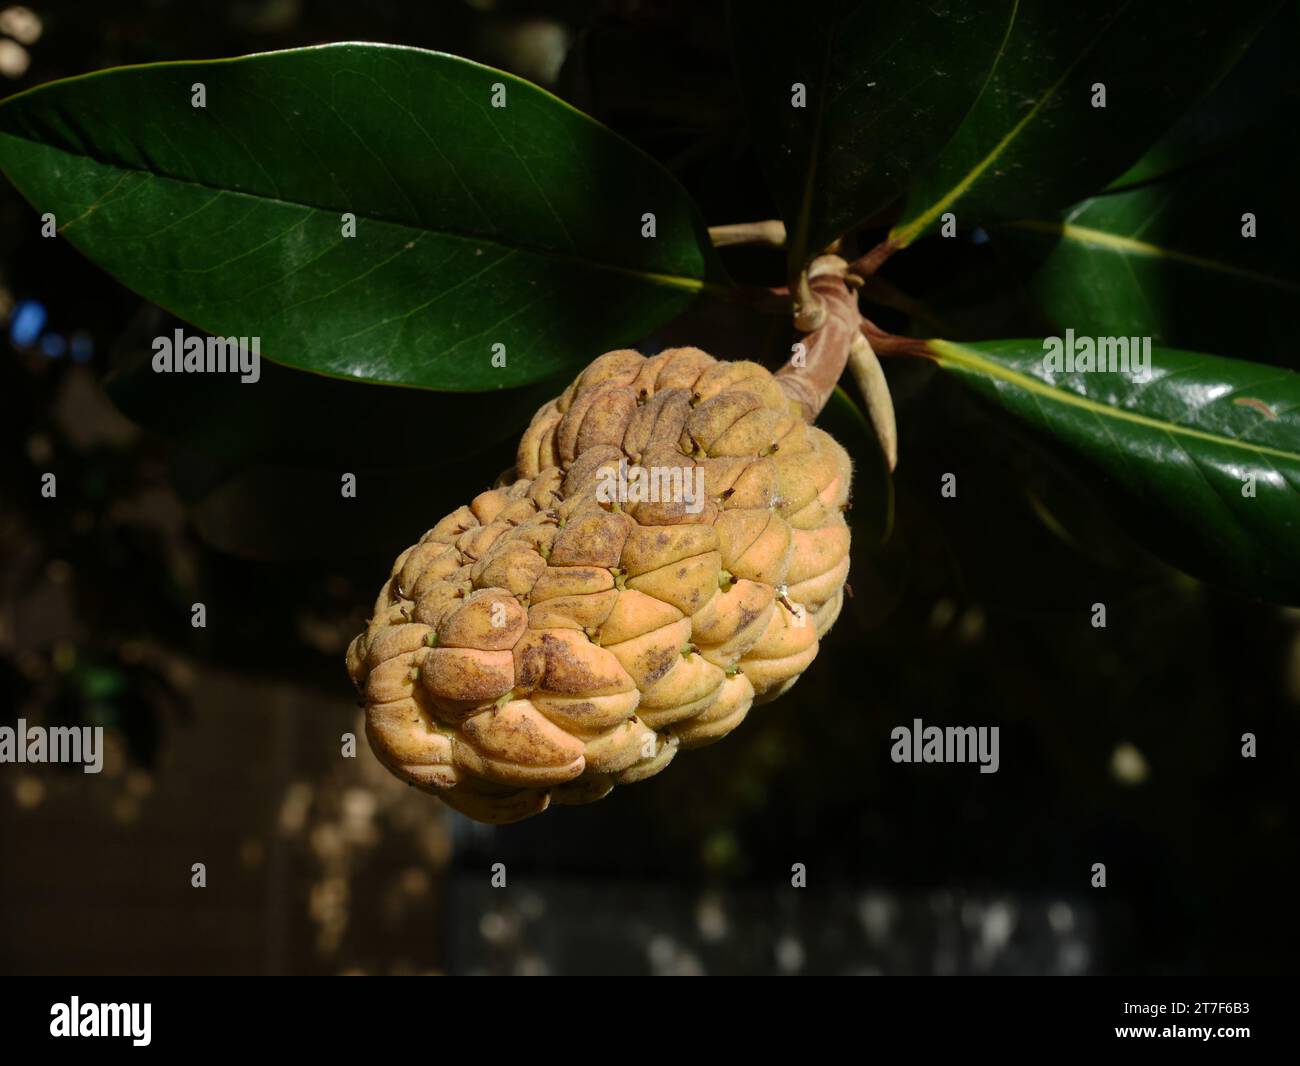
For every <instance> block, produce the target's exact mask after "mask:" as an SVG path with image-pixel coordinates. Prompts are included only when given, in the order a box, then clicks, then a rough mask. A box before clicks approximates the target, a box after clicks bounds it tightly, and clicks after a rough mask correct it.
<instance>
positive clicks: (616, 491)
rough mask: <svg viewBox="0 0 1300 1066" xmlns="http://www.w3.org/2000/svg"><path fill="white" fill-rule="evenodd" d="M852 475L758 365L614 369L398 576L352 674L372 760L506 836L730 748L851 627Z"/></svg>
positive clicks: (428, 539)
mask: <svg viewBox="0 0 1300 1066" xmlns="http://www.w3.org/2000/svg"><path fill="white" fill-rule="evenodd" d="M850 478H851V467H850V463H849V458H848V455H847V454H846V453H845V451H844V449H843V448H841V447H840V446H839V445H838V444H837V443H836V442H835V441H834V440H832V439H831V437H830V436H828V435H827V434H826V433H824V432H823V431H821V430H820V429H817V428H816V427H815V426H812V425H809V424H808V423H807V422H806V421H805V419H804V415H803V412H802V410H801V408H800V406H799V404H798V403H796V402H795V401H794V400H793V399H791V397H790V396H789V395H788V394H787V392H786V390H785V389H784V388H783V387H782V385H781V383H780V381H779V379H778V378H776V377H774V376H773V375H772V374H770V373H769V372H768V371H767V370H766V369H764V368H763V367H761V366H759V365H757V364H755V363H748V362H719V361H717V360H714V359H713V358H712V357H711V356H709V355H708V354H706V353H705V352H702V351H700V350H699V349H696V348H674V349H670V350H668V351H664V352H661V353H660V354H658V355H656V356H653V357H650V358H647V357H645V356H642V355H640V354H639V353H637V352H634V351H615V352H609V353H608V354H606V355H603V356H601V357H600V358H599V359H597V360H596V361H595V362H593V363H592V364H591V365H590V366H589V367H587V369H586V370H584V371H583V372H582V373H581V374H580V375H579V376H578V377H577V379H576V380H575V381H574V382H573V384H572V385H570V386H569V387H568V388H567V389H566V390H565V391H564V393H563V394H562V395H560V396H559V397H558V398H556V399H555V400H553V401H551V402H550V403H548V404H546V406H544V407H543V408H542V409H541V410H540V411H538V412H537V414H536V415H535V416H534V418H533V420H532V423H531V424H530V425H529V427H528V429H527V431H526V432H525V433H524V435H523V438H522V439H521V441H520V443H519V451H518V455H517V459H516V467H515V470H514V473H513V479H512V480H507V482H506V483H504V484H501V485H499V486H498V487H497V488H494V489H491V490H489V491H487V492H484V493H482V494H481V495H479V496H478V497H476V498H475V499H474V500H473V502H472V503H471V504H470V505H469V506H468V507H461V508H460V509H459V510H457V511H454V512H453V513H452V514H450V515H448V516H447V517H446V518H444V519H443V520H442V521H441V522H439V523H438V524H437V525H436V526H434V527H433V528H432V529H431V530H429V531H428V532H427V533H426V534H425V535H424V536H423V537H422V538H421V539H420V541H419V542H418V543H417V544H415V545H413V546H412V547H411V548H408V549H407V550H406V551H405V552H403V553H402V554H401V555H400V556H399V557H398V558H397V561H396V562H395V563H394V564H393V568H392V573H391V575H390V577H389V579H388V580H387V581H386V582H385V583H384V586H383V588H382V589H381V590H380V593H379V597H378V600H377V602H376V604H375V609H374V613H373V617H372V618H371V620H370V623H369V625H368V626H367V628H366V630H365V632H363V633H362V634H360V635H359V636H358V637H357V638H356V639H355V640H353V642H352V644H351V646H350V647H349V648H348V654H347V666H348V672H349V674H350V675H351V677H352V680H353V682H354V683H355V684H356V686H357V689H358V691H359V692H360V693H361V694H362V696H363V698H364V700H365V703H366V732H367V735H368V737H369V739H370V744H371V747H372V748H373V750H374V752H375V754H376V755H377V756H378V757H379V759H380V760H381V761H382V762H383V763H384V765H385V766H387V767H388V768H389V769H390V770H391V771H392V772H393V773H394V774H396V775H397V776H398V777H400V778H402V779H403V780H405V781H408V782H410V783H411V784H413V785H415V786H417V787H419V788H421V789H424V790H426V791H429V792H432V793H433V794H435V795H437V796H440V797H441V798H442V799H443V800H445V801H446V802H447V803H448V804H450V805H451V806H452V807H454V808H456V809H457V810H459V811H461V812H463V813H464V814H466V815H468V816H469V817H472V818H475V819H478V820H480V821H488V822H510V821H516V820H519V819H521V818H526V817H528V816H529V815H532V814H537V813H539V812H540V811H543V810H545V809H546V807H547V806H548V805H549V804H550V803H552V802H555V803H589V802H591V801H593V800H596V799H599V798H601V797H602V796H604V795H606V794H607V793H608V792H609V791H610V789H612V788H613V787H614V786H615V785H617V784H629V783H632V782H635V781H640V780H642V779H644V778H646V777H650V776H651V775H653V774H656V773H658V772H659V771H660V770H662V769H663V768H664V767H665V766H667V765H668V763H669V762H670V761H671V760H672V758H673V756H674V755H675V754H676V753H677V751H678V750H679V749H680V748H691V747H698V746H700V745H703V744H708V743H711V742H713V741H715V740H718V739H719V738H721V737H723V736H725V735H726V734H727V733H729V732H730V731H731V730H732V729H735V728H736V726H738V725H739V724H740V723H741V722H742V721H743V720H744V718H745V716H746V714H747V713H748V712H749V709H750V707H751V706H752V705H753V704H755V703H762V702H764V701H766V700H770V699H774V698H775V697H776V696H779V695H780V694H781V693H782V692H784V691H785V690H786V689H788V688H789V687H790V686H791V685H793V684H794V682H795V681H796V680H797V679H798V677H799V675H800V674H801V673H802V672H803V671H804V670H806V669H807V668H808V666H809V664H810V663H811V662H812V660H813V658H814V657H815V656H816V655H817V646H818V640H819V638H820V637H821V636H823V635H824V634H825V633H826V631H827V630H828V629H829V628H830V627H831V625H832V623H834V621H835V618H836V617H837V615H838V614H839V611H840V607H841V605H842V602H843V597H844V580H845V578H846V576H847V575H848V568H849V529H848V526H847V524H846V523H845V520H844V514H843V512H844V508H845V507H846V505H847V502H848V494H849V483H850Z"/></svg>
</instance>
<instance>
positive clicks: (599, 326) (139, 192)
mask: <svg viewBox="0 0 1300 1066" xmlns="http://www.w3.org/2000/svg"><path fill="white" fill-rule="evenodd" d="M198 84H202V86H203V87H204V89H205V92H206V106H205V107H201V108H200V107H194V106H192V96H193V93H194V91H195V89H194V87H195V86H196V85H198ZM503 94H504V95H503ZM494 99H495V100H496V101H498V102H500V101H502V100H504V103H505V106H502V107H496V106H493V101H494ZM0 167H2V168H3V169H4V171H5V173H6V174H7V175H8V177H9V178H10V180H11V181H13V183H14V184H15V185H16V186H17V187H18V189H19V190H20V191H21V192H22V193H23V194H24V195H25V196H26V197H27V198H28V199H29V200H30V201H31V202H32V203H33V204H34V205H35V206H36V208H37V210H39V211H41V212H53V214H54V215H55V217H56V219H57V222H58V226H59V232H60V233H61V234H62V235H63V236H65V237H66V238H67V239H68V240H69V241H71V242H72V244H73V245H74V246H76V247H77V248H78V249H79V250H80V251H82V252H84V253H85V254H86V255H87V256H89V257H90V258H91V259H93V260H94V261H95V262H96V263H98V264H99V265H100V266H102V267H103V268H104V269H105V270H107V271H108V272H109V273H111V274H113V275H114V276H115V277H117V278H118V279H119V280H121V281H122V282H124V283H125V284H127V285H129V286H130V287H131V288H133V289H135V290H136V291H137V292H139V293H140V294H141V295H143V296H145V297H147V298H148V299H150V300H153V301H154V302H156V303H158V304H160V305H161V306H163V307H165V308H166V309H167V310H169V311H171V312H173V313H175V314H177V315H179V316H180V317H182V318H184V319H186V320H188V321H190V322H193V323H195V324H197V325H199V326H201V327H202V328H204V329H206V330H208V331H209V332H211V333H214V334H217V335H219V336H232V337H252V336H259V337H260V338H261V341H262V345H261V350H262V354H263V355H266V356H268V357H270V358H272V359H275V360H277V361H279V362H283V363H286V364H288V365H290V366H294V367H298V368H301V369H304V370H311V371H314V372H317V373H321V374H326V375H330V376H335V377H346V378H354V379H364V380H368V381H379V382H387V383H398V384H405V385H415V386H421V387H426V388H433V389H444V390H461V391H464V390H486V389H496V388H504V387H507V386H511V385H519V384H523V383H528V382H533V381H537V380H540V379H542V378H545V377H548V376H550V375H552V374H554V373H556V372H557V371H558V370H560V369H563V368H570V369H571V368H572V367H573V366H575V365H580V364H584V363H586V362H588V361H590V360H591V359H592V358H594V357H595V356H596V355H598V354H600V353H601V352H603V351H605V350H607V349H609V348H611V347H617V346H620V345H626V344H629V343H631V342H634V341H636V340H638V339H639V338H640V337H641V336H643V335H644V334H645V333H647V332H649V331H650V330H651V329H653V328H654V327H655V326H657V325H658V324H660V323H662V322H664V321H666V320H668V319H670V318H673V317H675V316H676V315H678V314H679V313H681V312H682V311H683V310H684V309H685V308H686V307H687V306H689V305H690V304H691V302H692V301H693V300H694V299H695V298H696V296H697V295H698V294H699V293H700V292H702V291H704V290H705V289H706V288H708V287H709V286H710V284H711V281H710V279H712V278H714V277H715V276H717V275H716V274H715V271H716V266H715V260H714V257H713V254H712V249H711V247H710V245H709V243H708V237H707V233H706V231H705V229H704V227H703V223H702V221H701V220H700V218H699V216H698V213H697V211H696V209H695V207H694V205H693V204H692V202H691V201H690V199H689V197H688V196H687V195H686V193H685V192H684V190H683V189H682V188H681V187H680V186H679V185H678V184H677V183H676V181H675V180H674V179H673V178H672V177H671V175H669V174H668V173H667V172H666V171H665V170H664V169H663V168H662V167H660V166H659V165H658V164H656V163H655V162H653V161H652V160H651V159H649V158H648V157H647V156H645V155H644V154H642V153H641V152H640V151H639V150H638V149H636V148H634V147H633V146H632V145H630V144H628V143H627V142H625V141H623V140H622V139H621V138H619V137H618V136H616V135H615V134H613V133H611V132H610V131H609V130H607V129H605V128H604V127H603V126H601V125H599V124H598V123H596V122H594V121H592V120H591V119H589V118H587V117H586V116H584V115H582V114H580V113H579V112H577V111H575V110H573V109H572V108H570V107H569V106H567V105H566V104H564V103H562V102H561V101H559V100H558V99H556V98H555V97H553V96H551V95H549V94H548V93H546V92H544V91H542V90H541V89H538V88H537V87H535V86H533V85H530V84H529V83H527V82H525V81H521V80H520V79H518V78H515V77H513V76H511V75H508V74H504V73H502V72H500V71H496V70H492V69H491V68H489V67H483V66H479V65H478V64H475V63H471V62H468V61H466V60H463V59H458V58H456V57H454V56H447V55H441V54H438V53H435V52H425V51H421V50H418V49H412V48H399V47H395V46H389V45H370V44H339V45H327V46H323V47H318V48H305V49H298V50H294V51H287V52H273V53H268V54H264V55H254V56H247V57H244V58H241V59H226V60H216V61H205V62H185V63H159V64H151V65H148V66H139V67H123V68H119V69H114V70H108V71H104V72H102V73H98V74H90V75H86V76H84V77H79V78H71V79H69V80H67V81H60V82H55V83H53V84H50V85H47V86H43V87H40V88H37V89H34V90H31V91H29V92H25V93H20V94H18V95H17V96H13V97H10V98H9V99H7V100H5V101H3V102H2V103H0ZM345 213H349V214H351V215H354V216H355V220H356V235H355V236H353V237H346V236H344V235H343V232H344V221H343V217H342V216H343V215H344V214H345ZM645 214H653V215H654V216H655V226H656V235H655V237H654V238H653V239H649V238H646V237H643V236H642V227H643V225H644V223H643V215H645ZM497 345H504V354H505V358H506V365H505V366H504V367H495V366H493V364H492V357H493V354H494V346H497ZM502 350H503V349H501V348H495V351H496V353H497V354H500V353H501V352H502ZM498 361H499V360H498Z"/></svg>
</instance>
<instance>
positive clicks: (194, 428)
mask: <svg viewBox="0 0 1300 1066" xmlns="http://www.w3.org/2000/svg"><path fill="white" fill-rule="evenodd" d="M146 306H147V305H146ZM149 312H150V313H147V314H145V315H143V316H141V319H142V320H141V321H140V322H138V323H136V324H133V325H132V326H131V327H130V329H129V331H128V334H127V337H126V338H125V340H124V343H125V347H126V349H127V350H126V351H125V353H124V354H122V355H120V356H119V357H118V358H117V359H116V360H115V365H114V366H113V367H112V369H111V370H110V372H109V374H108V376H107V377H106V378H105V381H104V388H105V390H106V391H107V392H108V395H109V397H110V398H111V399H112V401H113V402H114V403H115V404H116V405H117V407H118V409H119V410H121V411H122V413H123V414H125V415H126V416H127V417H128V418H130V419H132V420H133V421H135V422H137V423H139V424H140V425H141V426H143V427H145V428H146V429H148V430H151V431H152V432H155V433H158V434H160V435H161V436H164V437H166V438H168V439H169V440H171V441H174V442H177V443H179V444H182V445H184V446H187V447H190V448H193V449H194V450H196V451H199V452H202V453H204V454H205V455H208V456H212V457H215V458H220V459H223V460H226V461H228V462H231V463H235V464H241V465H244V464H250V463H279V464H283V465H289V466H302V467H311V468H323V469H327V470H332V471H343V470H352V471H355V470H376V469H386V468H416V467H428V466H430V465H439V464H447V463H452V462H459V461H461V460H463V459H465V458H467V457H469V456H472V455H475V454H476V453H478V452H479V451H481V450H482V449H484V448H487V447H490V446H491V445H493V444H495V443H497V442H499V441H502V440H507V439H516V438H517V437H518V435H519V433H520V432H521V431H522V430H523V428H524V427H525V426H527V424H528V420H529V419H530V418H531V417H532V415H533V412H535V411H536V410H537V409H538V408H539V407H541V406H542V405H543V404H544V403H546V401H547V400H549V399H551V398H552V397H553V396H555V395H557V394H558V393H559V392H561V391H562V389H563V386H564V384H565V382H563V381H559V382H544V383H541V384H537V385H529V386H525V387H523V388H519V389H505V390H502V391H501V392H496V393H493V394H492V395H491V397H490V398H488V399H486V400H485V402H483V403H466V402H465V399H464V397H463V396H460V395H458V394H455V393H433V392H427V391H425V390H423V389H404V388H394V387H391V386H378V385H371V386H367V387H365V388H361V387H359V386H358V384H357V383H356V382H350V381H343V380H339V379H336V378H327V377H322V376H320V375H318V374H306V373H303V372H302V371H300V370H293V369H291V368H289V367H283V366H277V365H276V364H274V363H271V362H269V361H264V362H263V363H262V367H261V377H260V378H259V379H258V381H257V382H256V383H250V384H245V383H243V382H242V381H240V379H239V378H238V377H237V376H235V375H233V374H159V373H155V372H154V370H153V368H152V366H151V360H152V353H151V352H150V351H149V350H148V348H147V344H148V341H147V339H145V338H146V336H149V337H151V336H159V335H163V336H170V335H171V334H172V331H173V330H174V329H175V328H176V327H177V325H178V324H179V323H178V322H177V320H176V319H173V318H171V317H170V316H166V315H162V314H160V313H158V312H157V311H156V309H153V308H150V309H149ZM488 473H496V471H491V472H485V476H486V474H488Z"/></svg>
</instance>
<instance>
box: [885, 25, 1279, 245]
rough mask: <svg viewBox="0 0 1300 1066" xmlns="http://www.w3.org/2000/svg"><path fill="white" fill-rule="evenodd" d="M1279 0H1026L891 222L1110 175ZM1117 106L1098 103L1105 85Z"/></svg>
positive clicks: (1047, 201) (995, 212)
mask: <svg viewBox="0 0 1300 1066" xmlns="http://www.w3.org/2000/svg"><path fill="white" fill-rule="evenodd" d="M1277 7H1278V4H1277V3H1276V0H1241V2H1239V3H1232V4H1224V3H1220V2H1219V0H1177V2H1175V0H1153V2H1148V3H1136V2H1134V0H1020V2H1019V3H1018V4H1017V5H1016V11H1015V17H1014V25H1013V26H1012V29H1011V32H1010V35H1009V37H1008V40H1007V45H1006V47H1005V48H1004V49H1003V50H1002V52H1001V54H1000V57H999V61H998V63H997V65H996V67H995V69H994V71H993V73H992V76H991V77H990V79H989V80H988V82H987V84H986V85H985V86H984V90H983V92H982V93H981V94H980V97H979V99H978V100H977V101H976V103H975V106H974V107H973V108H972V110H971V112H970V114H969V115H968V116H967V117H966V120H965V121H964V122H963V123H962V125H961V128H960V129H958V131H957V133H956V134H955V135H954V137H953V139H952V141H951V142H950V143H949V144H948V145H947V147H946V148H945V149H944V151H943V154H942V155H941V156H940V157H939V159H938V161H937V162H936V163H935V164H934V166H933V167H932V168H930V169H929V170H928V171H927V172H926V173H925V174H923V175H922V176H921V177H920V178H919V179H918V181H917V182H916V185H915V187H914V188H913V189H912V190H911V192H910V193H909V195H908V198H907V202H906V204H905V205H904V208H903V214H902V218H901V220H900V221H899V223H898V224H897V225H896V226H895V227H894V229H893V231H892V232H891V233H890V239H891V241H893V243H895V244H896V245H899V246H906V245H908V244H911V243H912V241H914V240H915V239H916V238H917V237H919V236H921V235H922V234H923V233H925V232H926V231H928V230H929V229H930V228H931V227H933V226H934V225H936V224H937V223H938V222H939V220H940V218H941V216H942V215H943V214H944V213H946V212H949V211H951V212H954V213H956V214H958V215H960V216H961V217H962V218H963V219H964V220H967V221H971V222H973V221H976V220H979V221H983V220H985V219H988V218H996V217H1014V216H1016V215H1021V214H1025V213H1034V212H1039V211H1050V210H1056V209H1059V208H1061V207H1064V206H1065V205H1067V204H1071V203H1074V202H1076V201H1078V200H1081V199H1083V198H1084V197H1086V196H1088V195H1090V194H1092V193H1094V192H1096V191H1097V190H1098V189H1101V188H1104V187H1105V186H1106V185H1107V183H1109V182H1110V181H1111V180H1112V179H1114V178H1116V177H1117V176H1118V175H1120V174H1121V173H1122V172H1123V171H1124V170H1125V169H1126V168H1127V167H1129V166H1131V165H1132V164H1133V163H1134V162H1136V161H1137V159H1138V158H1139V157H1140V156H1141V155H1142V154H1143V152H1144V151H1145V150H1146V149H1147V148H1148V147H1150V145H1151V144H1152V143H1154V142H1155V140H1156V139H1157V138H1158V137H1159V136H1160V134H1161V133H1163V132H1164V131H1165V130H1166V129H1167V128H1168V127H1169V126H1170V125H1171V124H1172V123H1173V122H1174V121H1175V120H1176V119H1177V118H1178V117H1179V116H1180V115H1181V114H1182V113H1183V112H1184V111H1185V110H1187V108H1188V107H1189V106H1190V105H1191V104H1192V103H1193V102H1194V101H1195V100H1196V99H1197V98H1198V96H1199V95H1200V94H1202V93H1203V92H1204V91H1205V90H1206V89H1207V88H1208V87H1209V86H1211V85H1213V84H1215V82H1216V81H1218V79H1219V78H1220V77H1221V76H1222V75H1223V74H1224V72H1225V71H1226V70H1228V69H1230V67H1231V65H1232V64H1233V63H1235V61H1236V60H1237V59H1238V58H1239V57H1240V56H1241V54H1242V52H1243V51H1244V50H1245V49H1246V47H1247V46H1248V45H1249V43H1250V41H1251V40H1252V39H1253V37H1254V36H1255V34H1256V33H1257V32H1258V31H1259V29H1260V27H1261V26H1262V25H1263V24H1264V22H1265V21H1266V20H1267V19H1268V18H1269V17H1270V16H1271V15H1272V13H1273V12H1274V11H1275V10H1276V9H1277ZM1099 84H1100V85H1103V86H1105V92H1106V106H1105V107H1104V108H1103V107H1094V106H1093V98H1094V92H1095V87H1096V86H1097V85H1099Z"/></svg>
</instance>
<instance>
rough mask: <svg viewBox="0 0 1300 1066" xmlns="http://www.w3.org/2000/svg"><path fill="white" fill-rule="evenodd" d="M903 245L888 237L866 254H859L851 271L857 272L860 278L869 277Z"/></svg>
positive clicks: (852, 272) (850, 268)
mask: <svg viewBox="0 0 1300 1066" xmlns="http://www.w3.org/2000/svg"><path fill="white" fill-rule="evenodd" d="M901 247H902V245H901V244H895V243H894V242H893V241H891V240H889V239H888V238H886V239H885V240H883V241H881V242H880V243H879V244H877V245H876V246H875V247H874V248H872V249H871V251H869V252H868V253H867V254H866V255H863V256H859V257H858V258H857V259H855V260H854V261H853V265H852V266H850V267H849V273H851V274H856V275H857V276H858V277H860V278H869V277H871V275H873V274H874V273H875V272H876V271H877V270H879V269H880V265H881V264H882V263H883V262H884V261H885V260H886V259H888V258H889V257H890V256H891V255H893V254H894V253H895V252H896V251H898V250H899V248H901Z"/></svg>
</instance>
